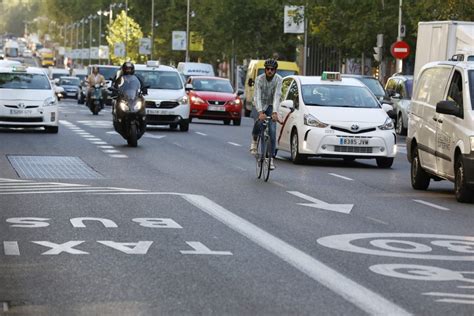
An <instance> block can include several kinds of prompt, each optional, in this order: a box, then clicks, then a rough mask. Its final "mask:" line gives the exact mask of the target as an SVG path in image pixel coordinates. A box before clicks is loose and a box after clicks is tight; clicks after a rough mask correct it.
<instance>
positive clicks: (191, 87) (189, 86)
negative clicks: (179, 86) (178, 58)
mask: <svg viewBox="0 0 474 316" xmlns="http://www.w3.org/2000/svg"><path fill="white" fill-rule="evenodd" d="M184 90H186V91H191V90H193V85H192V84H190V83H187V84H186V86H185V87H184Z"/></svg>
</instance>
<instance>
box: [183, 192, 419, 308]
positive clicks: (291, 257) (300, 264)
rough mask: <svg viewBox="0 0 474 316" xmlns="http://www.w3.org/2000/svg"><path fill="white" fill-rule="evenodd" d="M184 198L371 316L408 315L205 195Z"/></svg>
mask: <svg viewBox="0 0 474 316" xmlns="http://www.w3.org/2000/svg"><path fill="white" fill-rule="evenodd" d="M183 198H184V199H185V200H187V201H188V202H190V203H191V204H193V205H194V206H196V207H197V208H199V209H200V210H202V211H203V212H205V213H207V214H209V215H210V216H212V217H214V218H215V219H217V220H218V221H220V222H221V223H223V224H225V225H227V226H228V227H229V228H231V229H233V230H234V231H236V232H238V233H240V234H241V235H243V236H245V237H247V238H248V239H250V240H251V241H253V242H254V243H256V244H258V245H260V246H261V247H262V248H264V249H266V250H268V251H270V252H271V253H273V254H274V255H276V256H277V257H279V258H280V259H282V260H283V261H285V262H287V263H288V264H290V265H292V266H293V267H295V268H296V269H298V270H299V271H301V272H303V273H304V274H306V275H307V276H309V277H310V278H312V279H314V280H315V281H317V282H319V283H321V284H322V285H324V286H326V287H327V288H329V289H330V290H332V291H333V292H335V293H337V294H339V295H341V296H342V297H343V298H344V299H346V300H347V301H349V302H351V303H352V304H354V305H356V306H357V307H359V308H360V309H362V310H363V311H365V312H367V313H368V314H371V315H410V313H408V312H407V311H405V310H404V309H403V308H401V307H399V306H397V305H395V304H394V303H392V302H390V301H389V300H387V299H385V298H383V297H382V296H380V295H379V294H377V293H375V292H372V291H371V290H369V289H367V288H365V287H363V286H362V285H360V284H358V283H356V282H354V281H352V280H351V279H349V278H348V277H346V276H344V275H342V274H340V273H339V272H337V271H336V270H334V269H332V268H330V267H329V266H327V265H325V264H323V263H322V262H320V261H318V260H316V259H315V258H313V257H311V256H309V255H308V254H306V253H304V252H303V251H301V250H299V249H297V248H295V247H293V246H291V245H290V244H288V243H286V242H284V241H283V240H281V239H279V238H277V237H275V236H273V235H271V234H269V233H267V232H266V231H264V230H263V229H261V228H259V227H257V226H256V225H254V224H252V223H250V222H248V221H247V220H245V219H243V218H241V217H239V216H237V215H235V214H233V213H232V212H230V211H228V210H226V209H225V208H223V207H222V206H220V205H218V204H216V203H214V202H213V201H211V200H209V199H208V198H206V197H205V196H201V195H192V194H186V195H183Z"/></svg>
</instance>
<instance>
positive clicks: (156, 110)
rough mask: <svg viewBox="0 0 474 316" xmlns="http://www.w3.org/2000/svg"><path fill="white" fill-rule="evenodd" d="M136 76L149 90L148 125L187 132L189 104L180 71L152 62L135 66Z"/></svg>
mask: <svg viewBox="0 0 474 316" xmlns="http://www.w3.org/2000/svg"><path fill="white" fill-rule="evenodd" d="M135 74H136V75H137V76H139V77H140V78H141V79H142V80H143V82H144V84H145V86H147V87H148V95H146V96H145V100H146V101H145V105H146V121H147V125H169V126H170V128H171V129H175V128H177V127H178V125H179V129H180V130H181V131H183V132H185V131H188V129H189V102H188V96H187V95H186V91H185V90H184V84H183V81H182V79H181V77H180V75H179V73H178V71H177V70H176V69H175V68H173V67H170V66H164V65H160V64H159V63H158V62H157V61H148V63H147V65H135Z"/></svg>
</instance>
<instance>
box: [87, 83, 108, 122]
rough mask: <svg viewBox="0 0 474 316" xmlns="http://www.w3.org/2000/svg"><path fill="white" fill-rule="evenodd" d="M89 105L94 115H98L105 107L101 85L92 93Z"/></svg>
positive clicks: (96, 85) (96, 86)
mask: <svg viewBox="0 0 474 316" xmlns="http://www.w3.org/2000/svg"><path fill="white" fill-rule="evenodd" d="M88 105H89V109H90V110H91V112H92V114H94V115H98V114H99V112H100V110H102V108H103V107H104V96H103V94H102V85H101V84H95V85H94V90H93V91H92V93H91V96H90V99H89V104H88Z"/></svg>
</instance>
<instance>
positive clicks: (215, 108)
mask: <svg viewBox="0 0 474 316" xmlns="http://www.w3.org/2000/svg"><path fill="white" fill-rule="evenodd" d="M207 109H208V110H209V111H219V112H225V106H215V105H209V106H208V107H207Z"/></svg>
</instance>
